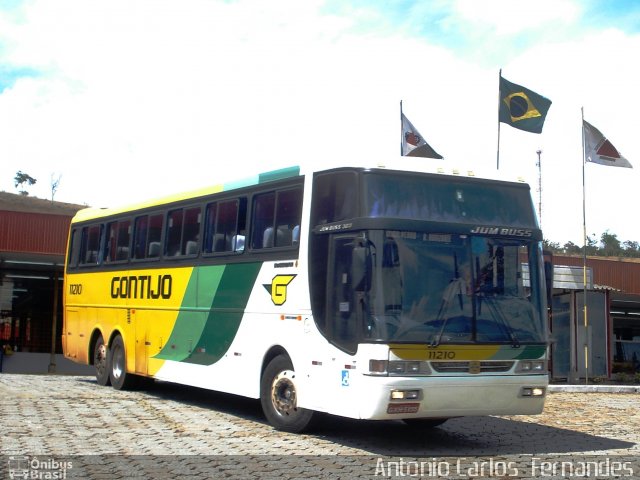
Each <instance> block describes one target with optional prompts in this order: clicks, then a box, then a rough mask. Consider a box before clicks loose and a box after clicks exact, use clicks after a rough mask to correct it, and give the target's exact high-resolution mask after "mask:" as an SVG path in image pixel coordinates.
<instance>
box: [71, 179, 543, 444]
mask: <svg viewBox="0 0 640 480" xmlns="http://www.w3.org/2000/svg"><path fill="white" fill-rule="evenodd" d="M541 245H542V233H541V231H540V228H539V226H538V222H537V219H536V215H535V211H534V207H533V202H532V200H531V194H530V189H529V186H528V185H526V184H524V183H519V182H507V181H497V180H488V179H480V178H476V177H472V176H466V175H455V174H444V173H438V172H432V173H427V172H418V171H402V170H399V169H394V170H391V169H386V168H383V167H375V168H362V167H353V168H347V167H340V168H334V169H328V170H324V171H303V170H302V169H300V168H298V167H294V168H289V169H283V170H278V171H274V172H269V173H265V174H261V175H258V176H257V177H256V178H253V179H249V180H246V181H241V182H236V183H232V184H224V185H219V186H216V187H213V188H211V189H209V190H203V191H198V192H192V193H189V194H184V195H178V196H174V197H172V198H168V199H164V200H162V201H156V202H149V203H144V204H140V205H136V206H134V207H132V208H127V209H86V210H82V211H80V212H78V214H77V215H76V217H75V218H74V219H73V221H72V224H71V229H70V236H69V249H68V255H67V265H66V271H65V295H64V303H65V306H64V312H65V318H64V331H63V347H64V353H65V356H66V357H67V358H69V359H71V360H74V361H76V362H79V363H83V364H92V365H94V366H95V370H96V378H97V382H98V384H100V385H111V386H113V387H114V388H116V389H124V388H129V387H131V386H133V385H134V384H135V383H137V382H138V381H140V380H143V379H146V378H149V379H152V378H155V379H160V380H163V381H168V382H176V383H181V384H187V385H192V386H196V387H201V388H207V389H212V390H217V391H223V392H228V393H232V394H237V395H243V396H247V397H251V398H256V399H258V398H259V399H260V401H261V404H262V408H263V410H264V414H265V416H266V418H267V420H268V421H269V422H270V423H271V424H272V425H273V426H274V427H275V428H277V429H280V430H284V431H292V432H297V431H302V430H303V429H305V428H306V427H307V426H308V425H309V424H310V422H311V420H312V418H313V416H314V413H315V412H327V413H329V414H333V415H339V416H344V417H349V418H357V419H401V420H404V421H405V422H406V423H408V424H415V425H421V426H425V427H429V426H434V425H438V424H440V423H442V422H443V421H445V420H446V419H448V418H451V417H459V416H467V415H515V414H537V413H540V412H541V411H542V409H543V406H544V399H545V394H546V387H547V384H548V374H547V311H546V308H547V307H546V302H547V297H546V288H545V275H544V271H545V269H544V265H543V254H542V247H541Z"/></svg>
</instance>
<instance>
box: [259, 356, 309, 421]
mask: <svg viewBox="0 0 640 480" xmlns="http://www.w3.org/2000/svg"><path fill="white" fill-rule="evenodd" d="M260 403H261V405H262V411H263V412H264V415H265V417H267V421H268V422H269V423H270V424H271V425H272V426H273V427H274V428H275V429H277V430H282V431H284V432H291V433H298V432H302V431H304V430H305V429H306V428H308V427H309V425H310V424H311V420H312V418H313V413H314V412H313V410H307V409H305V408H299V407H298V388H297V385H296V373H295V371H294V370H293V364H292V363H291V360H290V359H289V358H288V357H287V356H285V355H279V356H277V357H275V358H274V359H273V360H271V362H269V364H268V365H267V368H265V370H264V373H263V375H262V379H261V382H260Z"/></svg>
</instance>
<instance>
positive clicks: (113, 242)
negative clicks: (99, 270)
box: [103, 220, 131, 262]
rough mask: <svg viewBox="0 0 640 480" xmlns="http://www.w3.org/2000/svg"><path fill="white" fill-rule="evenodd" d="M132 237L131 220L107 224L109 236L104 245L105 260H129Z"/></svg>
mask: <svg viewBox="0 0 640 480" xmlns="http://www.w3.org/2000/svg"><path fill="white" fill-rule="evenodd" d="M130 237H131V221H130V220H124V221H119V222H111V223H109V224H107V238H106V242H105V246H104V253H103V260H104V261H105V262H122V261H126V260H129V239H130Z"/></svg>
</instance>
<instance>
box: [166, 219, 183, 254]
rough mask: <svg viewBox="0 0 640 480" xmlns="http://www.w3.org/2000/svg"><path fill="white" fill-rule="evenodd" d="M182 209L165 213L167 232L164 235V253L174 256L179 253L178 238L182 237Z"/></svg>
mask: <svg viewBox="0 0 640 480" xmlns="http://www.w3.org/2000/svg"><path fill="white" fill-rule="evenodd" d="M182 215H183V209H182V208H178V209H176V210H171V211H170V212H169V214H168V215H167V234H166V237H165V251H164V253H165V255H166V256H167V257H176V256H178V255H180V240H181V238H182Z"/></svg>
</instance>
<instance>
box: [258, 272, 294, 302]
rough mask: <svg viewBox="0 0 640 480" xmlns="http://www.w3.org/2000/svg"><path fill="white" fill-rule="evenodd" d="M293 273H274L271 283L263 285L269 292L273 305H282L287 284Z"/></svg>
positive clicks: (290, 280)
mask: <svg viewBox="0 0 640 480" xmlns="http://www.w3.org/2000/svg"><path fill="white" fill-rule="evenodd" d="M294 278H296V276H295V275H276V276H275V277H273V280H271V285H268V284H267V285H264V288H265V289H266V290H267V292H269V293H270V294H271V301H272V302H273V304H274V305H278V306H280V305H283V304H284V302H286V301H287V285H289V284H290V283H291V282H292V281H293V279H294Z"/></svg>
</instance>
